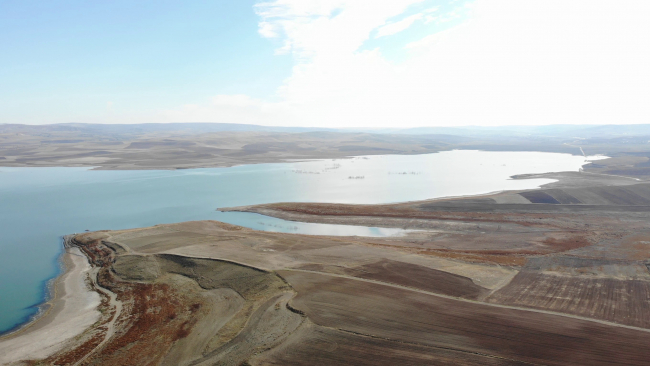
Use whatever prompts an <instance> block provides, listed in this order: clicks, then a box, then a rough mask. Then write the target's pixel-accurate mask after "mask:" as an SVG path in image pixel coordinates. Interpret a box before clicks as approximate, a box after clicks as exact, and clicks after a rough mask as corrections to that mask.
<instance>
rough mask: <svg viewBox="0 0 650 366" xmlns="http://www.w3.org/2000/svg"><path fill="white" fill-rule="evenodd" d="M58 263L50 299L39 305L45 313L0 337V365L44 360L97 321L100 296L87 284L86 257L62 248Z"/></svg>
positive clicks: (78, 252)
mask: <svg viewBox="0 0 650 366" xmlns="http://www.w3.org/2000/svg"><path fill="white" fill-rule="evenodd" d="M60 262H61V263H62V264H63V266H64V271H63V272H62V273H61V274H60V275H59V276H57V277H55V278H54V279H53V281H51V283H52V289H51V292H50V293H51V297H50V299H49V300H48V301H46V302H45V303H43V304H42V305H39V307H42V308H44V307H47V309H46V310H44V311H43V312H41V313H40V314H37V315H35V318H34V319H33V320H32V321H29V322H27V323H25V324H23V325H22V326H20V327H19V328H18V329H16V330H15V331H12V332H10V333H7V334H4V335H2V336H0V364H10V363H12V362H16V361H19V360H24V359H26V358H30V359H42V358H45V357H47V356H49V355H51V354H53V353H54V352H57V351H58V350H60V349H62V348H63V347H64V346H65V345H66V344H67V342H68V341H69V340H71V339H73V338H74V337H76V336H77V335H79V334H81V333H83V332H84V331H85V330H86V329H87V328H88V327H90V326H91V325H92V324H93V323H95V322H96V321H97V320H98V319H99V317H100V313H99V311H98V310H97V307H98V306H99V304H100V297H99V294H97V293H96V292H94V291H92V290H91V289H90V288H88V286H87V284H86V279H87V277H88V273H89V272H90V270H91V269H92V266H91V265H90V263H89V262H88V259H87V258H86V256H85V255H83V253H82V252H81V251H80V250H79V249H78V248H65V249H64V252H63V253H62V255H61V259H60Z"/></svg>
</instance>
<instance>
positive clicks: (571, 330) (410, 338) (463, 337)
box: [280, 272, 650, 365]
mask: <svg viewBox="0 0 650 366" xmlns="http://www.w3.org/2000/svg"><path fill="white" fill-rule="evenodd" d="M280 273H281V274H282V276H283V277H284V278H286V279H287V280H288V281H289V282H290V283H291V285H292V286H293V287H294V288H295V289H296V290H297V291H298V294H299V295H298V296H297V297H296V298H295V299H294V300H293V301H292V306H293V307H295V308H297V309H299V310H302V311H304V312H305V314H306V315H307V316H308V317H309V318H310V319H311V320H312V321H313V322H314V323H316V324H318V325H321V326H325V327H328V328H333V329H339V330H343V331H346V332H350V333H353V334H359V335H366V336H368V337H373V338H378V339H384V340H390V341H393V342H403V343H407V344H416V345H420V346H424V347H437V348H444V349H449V350H455V351H458V352H459V353H462V354H467V353H471V354H480V355H488V356H492V357H499V358H502V359H506V360H512V361H519V362H529V363H533V364H544V365H613V364H626V365H645V364H647V359H648V357H650V350H648V348H647V347H645V345H646V344H647V342H649V341H650V333H648V332H641V331H636V330H630V329H625V328H617V327H611V326H606V325H602V324H598V323H594V322H589V321H584V320H580V319H573V318H567V317H560V316H556V315H549V314H541V313H533V312H527V311H521V310H512V309H503V308H498V307H491V306H487V305H483V304H479V303H470V302H459V301H456V300H451V299H445V298H440V297H435V296H431V295H425V294H418V293H414V292H412V291H407V290H402V289H397V288H394V287H387V286H383V285H378V284H372V283H367V282H366V283H364V282H360V281H354V280H351V279H345V278H335V277H330V276H327V275H320V274H312V273H310V274H307V273H297V272H280ZM361 294H363V295H362V296H361ZM303 352H304V351H303ZM314 352H315V351H314ZM313 357H315V356H313ZM371 360H374V359H371ZM457 362H460V361H457Z"/></svg>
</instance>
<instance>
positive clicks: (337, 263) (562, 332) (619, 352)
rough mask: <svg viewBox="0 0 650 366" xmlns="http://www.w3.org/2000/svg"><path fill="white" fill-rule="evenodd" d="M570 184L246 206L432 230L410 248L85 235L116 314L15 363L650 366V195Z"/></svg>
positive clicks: (165, 228) (263, 236)
mask: <svg viewBox="0 0 650 366" xmlns="http://www.w3.org/2000/svg"><path fill="white" fill-rule="evenodd" d="M559 178H562V179H561V180H560V182H558V183H554V184H552V185H550V186H549V188H545V189H541V190H532V191H521V192H515V191H510V192H502V193H497V194H492V195H485V196H479V197H468V198H454V199H441V200H429V201H420V202H408V203H400V204H389V205H339V204H317V203H277V204H268V205H260V206H252V207H239V208H232V209H230V210H241V211H250V212H259V213H263V214H266V215H271V216H276V217H282V218H285V219H291V220H300V221H309V222H326V223H344V224H354V225H373V226H385V227H402V228H407V229H408V228H410V229H418V230H421V231H417V232H412V233H410V234H408V235H406V236H403V237H386V238H368V237H328V236H307V235H297V234H284V233H271V232H259V231H254V230H250V229H246V228H242V227H238V226H233V225H229V224H224V223H220V222H216V221H199V222H187V223H180V224H166V225H158V226H154V227H150V228H142V229H131V230H124V231H107V232H96V233H86V234H81V235H77V236H76V237H75V238H74V240H73V241H72V243H73V244H74V245H75V246H77V247H78V248H79V249H81V250H82V251H83V253H84V254H85V255H86V256H87V257H88V258H89V260H90V262H91V263H92V265H93V268H94V271H95V272H94V273H96V274H97V275H96V280H95V288H96V289H97V290H98V291H99V292H101V293H102V294H103V298H104V299H105V300H104V301H103V302H102V304H101V305H100V306H99V309H100V310H101V312H102V314H103V315H102V317H101V318H99V317H95V318H94V320H97V321H96V322H95V323H94V324H93V325H92V326H90V327H88V325H90V324H87V325H86V327H88V328H87V329H85V330H84V331H83V332H82V333H81V332H80V329H81V328H78V329H77V330H76V332H75V335H76V334H79V335H77V336H76V337H74V339H71V340H69V341H67V343H65V346H64V347H61V348H58V349H57V348H50V349H43V350H42V352H40V353H18V352H13V351H12V352H11V353H12V358H11V360H18V359H24V358H26V357H25V356H28V357H27V358H29V359H31V360H33V361H30V362H35V363H36V364H39V363H40V364H56V365H216V364H218V365H247V364H248V365H286V364H291V365H314V364H319V365H337V364H342V363H347V364H357V365H394V364H404V365H420V364H432V365H519V364H543V365H613V364H626V365H645V364H647V360H648V357H650V350H649V349H648V348H647V347H646V345H647V344H648V342H650V317H649V316H648V314H649V311H650V309H649V308H648V306H647V304H648V300H647V299H648V296H649V295H648V294H649V293H650V272H649V271H648V266H647V265H648V264H649V263H650V262H649V259H650V258H649V257H650V251H649V249H650V244H648V243H650V224H649V223H650V220H648V219H649V218H650V217H649V216H650V184H648V183H645V182H643V181H638V180H634V179H628V178H622V177H618V178H616V177H611V176H603V177H594V176H593V175H591V174H587V173H567V174H564V175H563V176H559ZM605 183H606V184H605ZM110 294H114V297H115V298H114V299H109V298H110ZM109 300H111V301H109ZM32 334H33V336H32V337H33V338H31V339H34V340H37V341H38V340H39V339H47V338H48V337H47V334H46V333H42V332H40V333H39V330H36V329H34V331H33V333H32ZM37 335H38V337H43V338H35V337H36V336H37ZM24 336H25V337H27V336H29V333H25V335H24ZM16 339H20V338H16ZM57 339H63V337H60V336H57ZM0 347H5V348H6V347H8V346H7V345H6V342H2V343H0ZM39 349H40V348H39Z"/></svg>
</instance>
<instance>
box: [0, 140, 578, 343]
mask: <svg viewBox="0 0 650 366" xmlns="http://www.w3.org/2000/svg"><path fill="white" fill-rule="evenodd" d="M584 162H585V159H584V158H583V157H578V156H571V155H566V154H550V153H521V152H479V151H450V152H443V153H438V154H427V155H415V156H413V155H412V156H371V157H359V158H353V159H338V160H319V161H311V162H296V163H281V164H258V165H246V166H238V167H231V168H212V169H192V170H176V171H160V170H158V171H151V170H149V171H93V170H88V169H86V168H0V223H1V225H0V332H6V331H8V330H11V329H13V328H15V327H16V326H18V325H20V324H22V323H24V322H26V321H28V320H29V319H30V318H31V317H33V316H34V315H35V314H36V312H37V311H38V305H39V304H41V303H42V302H43V300H44V297H45V285H46V283H47V281H48V280H49V279H51V278H53V277H55V276H56V275H57V274H58V273H59V267H58V261H57V258H58V256H59V255H60V253H61V251H62V248H61V242H60V237H61V236H62V235H64V234H70V233H74V232H82V231H84V230H91V231H94V230H102V229H126V228H135V227H143V226H151V225H155V224H161V223H173V222H181V221H188V220H204V219H211V220H220V221H225V222H229V223H233V224H238V225H243V226H247V227H251V228H254V229H259V230H269V231H281V232H297V233H306V234H316V235H318V234H328V235H371V236H384V235H395V234H398V233H399V230H396V229H384V228H365V227H354V226H342V225H319V224H306V223H296V222H287V221H283V220H279V219H274V218H269V217H265V216H260V215H256V214H248V213H224V212H217V211H216V210H215V209H216V208H218V207H228V206H240V205H251V204H260V203H269V202H286V201H294V202H296V201H306V202H339V203H384V202H401V201H412V200H421V199H427V198H435V197H443V196H459V195H470V194H480V193H487V192H493V191H497V190H504V189H525V188H533V187H537V186H539V185H540V184H544V183H547V182H549V181H550V180H544V179H537V180H524V181H519V180H509V179H508V178H509V177H510V176H512V175H514V174H523V173H541V172H550V171H577V170H578V169H579V168H580V167H581V166H582V165H583V164H584Z"/></svg>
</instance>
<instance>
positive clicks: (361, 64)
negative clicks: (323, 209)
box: [0, 0, 650, 128]
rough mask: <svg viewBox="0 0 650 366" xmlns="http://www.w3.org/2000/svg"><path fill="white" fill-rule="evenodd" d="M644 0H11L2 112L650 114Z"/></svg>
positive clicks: (641, 117)
mask: <svg viewBox="0 0 650 366" xmlns="http://www.w3.org/2000/svg"><path fill="white" fill-rule="evenodd" d="M648 19H650V1H647V0H617V1H614V2H613V1H602V0H446V1H441V0H437V1H435V0H434V1H431V0H270V1H254V0H212V1H208V0H197V1H191V2H188V1H185V2H181V1H167V0H156V1H151V0H142V1H132V0H129V1H126V0H113V1H88V0H60V1H42V0H0V123H24V124H49V123H68V122H82V123H151V122H162V123H166V122H221V123H248V124H259V125H273V126H312V127H315V126H320V127H336V128H341V127H365V128H368V127H375V128H386V127H420V126H461V125H479V126H492V125H545V124H638V123H650V103H649V102H648V101H650V22H649V21H648Z"/></svg>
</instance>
